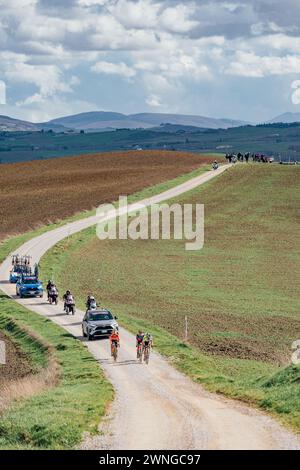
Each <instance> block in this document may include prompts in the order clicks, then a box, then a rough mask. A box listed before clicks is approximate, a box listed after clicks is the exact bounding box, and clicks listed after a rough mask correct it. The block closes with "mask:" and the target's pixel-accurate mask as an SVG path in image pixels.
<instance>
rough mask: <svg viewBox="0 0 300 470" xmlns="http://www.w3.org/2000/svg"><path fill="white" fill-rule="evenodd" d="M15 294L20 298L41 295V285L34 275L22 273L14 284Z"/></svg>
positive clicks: (42, 290)
mask: <svg viewBox="0 0 300 470" xmlns="http://www.w3.org/2000/svg"><path fill="white" fill-rule="evenodd" d="M16 294H17V295H19V296H20V297H21V298H22V297H43V294H44V289H43V285H42V283H41V282H40V281H39V279H38V278H37V277H36V276H28V275H22V276H21V277H20V279H19V280H18V282H17V284H16Z"/></svg>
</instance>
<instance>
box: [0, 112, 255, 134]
mask: <svg viewBox="0 0 300 470" xmlns="http://www.w3.org/2000/svg"><path fill="white" fill-rule="evenodd" d="M162 124H173V125H182V126H193V127H200V128H206V129H228V128H230V127H238V126H241V125H244V124H247V123H245V122H243V121H234V120H231V119H215V118H210V117H205V116H190V115H182V114H163V113H140V114H129V115H126V114H122V113H117V112H109V111H92V112H88V113H80V114H74V115H70V116H62V117H60V118H56V119H52V120H50V121H48V122H42V123H32V122H28V121H23V120H19V119H13V118H11V117H9V116H0V131H8V132H11V131H15V132H18V131H26V132H27V131H40V130H42V129H44V130H49V129H52V130H53V131H55V132H61V131H65V130H67V129H74V130H90V131H93V130H106V129H107V130H114V129H124V128H125V129H149V128H152V127H157V126H160V125H162Z"/></svg>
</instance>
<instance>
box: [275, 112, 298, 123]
mask: <svg viewBox="0 0 300 470" xmlns="http://www.w3.org/2000/svg"><path fill="white" fill-rule="evenodd" d="M277 122H284V123H291V122H300V113H283V114H280V115H279V116H276V117H275V118H273V119H271V120H270V121H269V123H270V124H276V123H277Z"/></svg>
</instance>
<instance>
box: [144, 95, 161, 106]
mask: <svg viewBox="0 0 300 470" xmlns="http://www.w3.org/2000/svg"><path fill="white" fill-rule="evenodd" d="M146 104H147V105H148V106H151V108H161V107H162V106H163V105H162V103H161V100H160V97H159V96H157V95H150V96H149V97H148V98H147V99H146Z"/></svg>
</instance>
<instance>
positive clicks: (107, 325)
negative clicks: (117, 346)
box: [82, 309, 119, 340]
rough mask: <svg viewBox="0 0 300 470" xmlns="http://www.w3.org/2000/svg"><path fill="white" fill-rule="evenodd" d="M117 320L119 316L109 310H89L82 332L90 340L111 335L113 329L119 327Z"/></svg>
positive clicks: (84, 318)
mask: <svg viewBox="0 0 300 470" xmlns="http://www.w3.org/2000/svg"><path fill="white" fill-rule="evenodd" d="M116 320H117V317H114V316H113V315H112V314H111V312H110V311H109V310H106V309H96V310H94V309H93V310H87V312H86V314H85V315H84V317H83V320H82V334H83V336H84V337H87V339H88V340H92V339H94V338H96V337H101V336H110V335H111V333H112V331H113V330H116V329H118V328H119V325H118V323H117V321H116Z"/></svg>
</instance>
